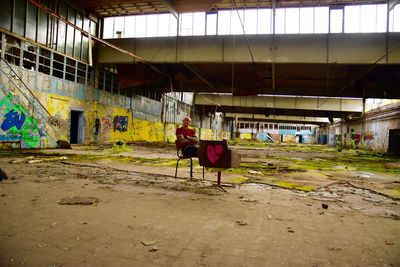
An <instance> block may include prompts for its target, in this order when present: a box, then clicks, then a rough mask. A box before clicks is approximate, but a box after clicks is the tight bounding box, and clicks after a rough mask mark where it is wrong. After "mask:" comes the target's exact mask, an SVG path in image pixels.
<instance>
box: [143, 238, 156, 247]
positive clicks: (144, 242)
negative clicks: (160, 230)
mask: <svg viewBox="0 0 400 267" xmlns="http://www.w3.org/2000/svg"><path fill="white" fill-rule="evenodd" d="M141 243H142V244H143V245H145V246H146V247H148V246H152V245H154V244H155V243H157V241H154V240H144V241H141Z"/></svg>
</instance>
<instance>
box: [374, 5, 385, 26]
mask: <svg viewBox="0 0 400 267" xmlns="http://www.w3.org/2000/svg"><path fill="white" fill-rule="evenodd" d="M376 8H377V10H376V14H377V20H376V31H377V32H386V27H387V26H386V19H387V5H377V7H376Z"/></svg>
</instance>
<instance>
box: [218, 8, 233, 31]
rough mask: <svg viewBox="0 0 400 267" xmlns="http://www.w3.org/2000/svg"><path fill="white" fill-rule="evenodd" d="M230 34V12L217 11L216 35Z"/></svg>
mask: <svg viewBox="0 0 400 267" xmlns="http://www.w3.org/2000/svg"><path fill="white" fill-rule="evenodd" d="M230 33H231V11H226V10H225V11H218V34H219V35H226V34H230Z"/></svg>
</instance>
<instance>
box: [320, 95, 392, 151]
mask: <svg viewBox="0 0 400 267" xmlns="http://www.w3.org/2000/svg"><path fill="white" fill-rule="evenodd" d="M390 129H400V103H398V102H396V103H392V104H390V105H387V106H383V107H379V108H378V109H374V110H371V111H370V112H367V113H366V114H365V116H364V117H363V118H361V119H359V120H357V121H352V122H343V123H342V124H340V123H338V124H336V125H335V126H334V127H332V126H330V127H325V128H322V129H321V130H320V132H321V133H329V136H331V135H333V134H335V135H336V136H339V137H340V139H341V141H342V145H344V146H345V147H357V148H365V149H371V150H373V151H377V152H386V151H387V150H388V143H389V130H390ZM330 145H332V144H331V142H330Z"/></svg>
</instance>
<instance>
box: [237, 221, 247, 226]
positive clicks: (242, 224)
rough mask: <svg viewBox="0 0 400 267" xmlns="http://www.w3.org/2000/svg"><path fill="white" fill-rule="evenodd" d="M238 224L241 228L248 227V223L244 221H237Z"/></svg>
mask: <svg viewBox="0 0 400 267" xmlns="http://www.w3.org/2000/svg"><path fill="white" fill-rule="evenodd" d="M236 223H237V224H238V225H240V226H245V225H248V223H247V222H246V221H242V220H238V221H236Z"/></svg>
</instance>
